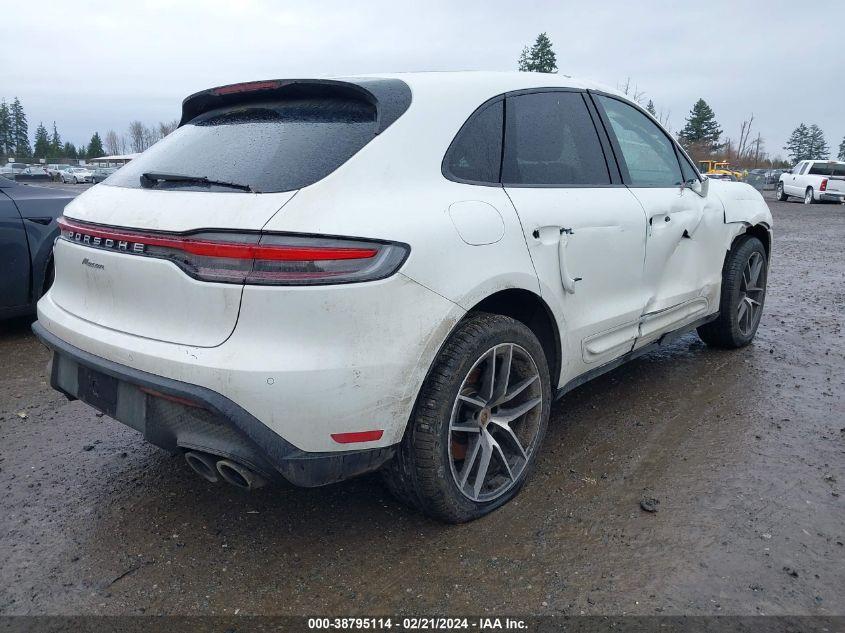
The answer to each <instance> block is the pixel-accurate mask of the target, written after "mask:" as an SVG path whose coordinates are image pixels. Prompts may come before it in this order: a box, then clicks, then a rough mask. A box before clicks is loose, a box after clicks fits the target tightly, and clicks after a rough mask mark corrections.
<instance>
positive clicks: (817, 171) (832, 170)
mask: <svg viewBox="0 0 845 633" xmlns="http://www.w3.org/2000/svg"><path fill="white" fill-rule="evenodd" d="M810 174H811V175H814V176H845V163H833V162H831V163H813V166H812V167H810Z"/></svg>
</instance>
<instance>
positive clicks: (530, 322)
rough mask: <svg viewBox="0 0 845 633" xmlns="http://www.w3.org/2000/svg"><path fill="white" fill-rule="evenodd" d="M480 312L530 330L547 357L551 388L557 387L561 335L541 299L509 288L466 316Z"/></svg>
mask: <svg viewBox="0 0 845 633" xmlns="http://www.w3.org/2000/svg"><path fill="white" fill-rule="evenodd" d="M477 312H488V313H490V314H500V315H502V316H507V317H511V318H512V319H515V320H517V321H519V322H521V323H523V324H524V325H525V326H526V327H528V329H530V330H531V331H532V332H533V333H534V336H536V337H537V340H539V341H540V345H541V346H542V348H543V351H544V352H545V353H546V361H547V362H548V364H549V373H550V378H551V382H552V384H553V385H556V384H557V381H558V380H559V378H560V371H561V362H562V356H561V341H560V331H559V330H558V327H557V323H556V321H555V318H554V316H553V314H552V310H551V308H549V306H548V304H547V303H546V302H545V301H543V298H542V297H540V296H539V295H538V294H536V293H534V292H531V291H530V290H525V289H523V288H507V289H505V290H499V291H498V292H495V293H493V294H491V295H489V296H487V297H485V298H484V299H482V300H481V301H479V302H478V303H476V304H475V305H474V306H473V307H472V308H470V309H469V310H468V311H467V313H466V316H470V315H472V314H475V313H477Z"/></svg>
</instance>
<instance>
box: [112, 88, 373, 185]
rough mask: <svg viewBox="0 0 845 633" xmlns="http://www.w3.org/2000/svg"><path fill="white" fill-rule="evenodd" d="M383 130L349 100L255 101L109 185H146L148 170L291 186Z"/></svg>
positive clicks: (175, 138)
mask: <svg viewBox="0 0 845 633" xmlns="http://www.w3.org/2000/svg"><path fill="white" fill-rule="evenodd" d="M375 133H376V109H375V107H374V106H372V105H369V104H367V103H364V102H361V101H355V100H351V99H350V100H347V99H337V98H333V99H325V98H323V99H298V100H288V101H282V102H278V101H276V102H251V103H247V104H243V105H240V106H234V107H228V108H222V109H219V110H212V111H210V112H206V113H204V114H202V115H200V116H198V117H196V118H195V119H193V120H191V121H190V122H189V123H186V124H185V125H183V126H182V127H180V128H178V129H177V130H176V131H175V132H173V133H172V134H170V135H169V136H167V137H166V138H164V139H162V140H161V141H159V142H158V143H156V144H155V145H154V146H153V147H151V148H150V149H148V150H147V151H146V152H144V153H143V154H142V155H141V156H139V157H138V158H136V159H134V160H133V161H132V162H131V163H129V164H128V165H126V166H125V167H123V168H122V169H120V170H118V171H117V172H115V173H114V174H113V175H112V176H110V177H109V178H107V179H106V180H105V181H104V184H107V185H113V186H117V187H130V188H140V187H142V186H144V184H143V183H142V181H146V184H147V185H149V181H147V180H146V179H144V178H142V176H143V174H145V173H157V174H178V175H182V176H192V177H201V178H206V179H208V180H210V181H218V182H224V183H233V184H237V185H242V186H248V187H250V188H251V189H252V190H253V191H256V192H259V193H270V192H276V191H291V190H294V189H301V188H302V187H305V186H308V185H311V184H313V183H315V182H317V181H319V180H321V179H322V178H325V177H326V176H327V175H329V174H330V173H331V172H333V171H334V170H335V169H337V168H338V167H340V166H341V165H342V164H343V163H345V162H346V161H347V160H349V158H351V157H352V156H353V155H354V154H355V153H356V152H357V151H358V150H360V149H361V148H362V147H364V145H366V144H367V143H368V142H369V141H370V140H371V139H372V138H373V137H374V136H375ZM155 188H156V189H179V190H186V189H187V190H199V191H208V190H212V191H231V192H238V191H239V189H236V188H230V187H226V186H221V185H214V184H202V183H196V182H192V181H181V182H174V181H169V180H158V181H157V183H156V184H155Z"/></svg>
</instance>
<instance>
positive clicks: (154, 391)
mask: <svg viewBox="0 0 845 633" xmlns="http://www.w3.org/2000/svg"><path fill="white" fill-rule="evenodd" d="M32 330H33V332H34V333H35V335H36V336H37V337H38V338H39V339H40V340H41V342H42V343H44V344H45V345H46V346H47V347H49V348H50V349H51V350H52V351H53V362H52V370H51V375H50V384H51V386H52V387H53V388H55V389H57V390H58V391H61V392H62V393H64V394H66V395H67V396H68V397H70V398H73V399H77V398H78V399H80V400H82V401H83V402H86V403H87V404H90V405H91V406H93V407H95V408H97V409H99V410H101V411H103V412H104V413H106V414H108V415H110V416H111V417H114V418H115V419H117V420H119V421H120V422H123V423H124V424H126V425H128V426H130V427H132V428H134V429H136V430H138V431H140V432H141V433H142V434H143V436H144V438H145V439H146V440H147V441H149V442H150V443H152V444H155V445H156V446H159V447H161V448H164V449H166V450H168V451H171V452H178V451H181V450H200V451H205V452H209V453H212V454H215V455H221V456H224V457H229V458H232V459H235V460H237V461H241V462H243V463H246V464H247V465H249V466H251V467H252V468H253V469H255V470H256V471H258V472H261V473H262V474H264V475H265V476H267V477H270V478H275V479H279V477H280V476H281V477H282V478H284V479H285V480H287V481H289V482H290V483H292V484H294V485H297V486H303V487H314V486H322V485H325V484H330V483H334V482H337V481H341V480H343V479H348V478H349V477H353V476H356V475H360V474H362V473H366V472H369V471H372V470H375V469H377V468H379V467H380V466H381V465H382V464H383V463H384V462H386V461H387V460H388V459H390V458H391V457H392V456H393V453H394V450H395V447H394V446H386V447H381V448H371V449H363V450H355V451H332V452H307V451H302V450H300V449H298V448H296V447H295V446H294V445H293V444H291V443H289V442H287V441H286V440H285V439H284V438H282V437H280V436H279V435H278V434H276V433H274V432H273V431H272V430H270V429H269V428H268V427H267V426H265V425H264V424H262V423H261V422H260V421H259V420H258V419H257V418H255V417H254V416H253V415H251V414H250V413H249V412H247V411H246V410H244V409H243V408H242V407H240V406H238V405H237V404H235V403H234V402H232V401H231V400H229V399H228V398H226V397H225V396H223V395H221V394H219V393H217V392H215V391H213V390H211V389H207V388H205V387H201V386H199V385H194V384H189V383H186V382H182V381H179V380H173V379H171V378H164V377H162V376H157V375H155V374H151V373H148V372H145V371H141V370H138V369H134V368H132V367H127V366H125V365H121V364H119V363H115V362H113V361H110V360H107V359H104V358H101V357H98V356H95V355H94V354H91V353H89V352H86V351H84V350H81V349H79V348H77V347H74V346H73V345H71V344H69V343H67V342H66V341H63V340H62V339H60V338H59V337H57V336H55V335H54V334H52V333H50V332H48V331H47V330H46V329H45V328H44V326H42V325H41V324H40V323H37V322H36V323H35V324H33V326H32Z"/></svg>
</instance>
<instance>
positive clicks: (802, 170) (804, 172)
mask: <svg viewBox="0 0 845 633" xmlns="http://www.w3.org/2000/svg"><path fill="white" fill-rule="evenodd" d="M809 167H810V163H804V166H803V167H802V168H801V175H802V176H803V175H804V174H806V173H807V169H808V168H809Z"/></svg>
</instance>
